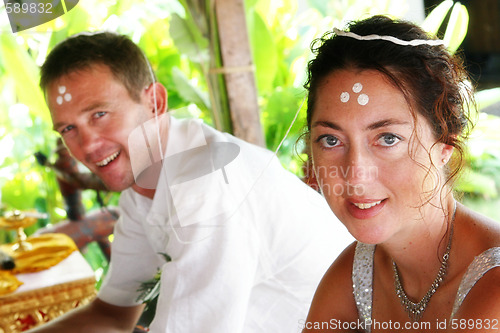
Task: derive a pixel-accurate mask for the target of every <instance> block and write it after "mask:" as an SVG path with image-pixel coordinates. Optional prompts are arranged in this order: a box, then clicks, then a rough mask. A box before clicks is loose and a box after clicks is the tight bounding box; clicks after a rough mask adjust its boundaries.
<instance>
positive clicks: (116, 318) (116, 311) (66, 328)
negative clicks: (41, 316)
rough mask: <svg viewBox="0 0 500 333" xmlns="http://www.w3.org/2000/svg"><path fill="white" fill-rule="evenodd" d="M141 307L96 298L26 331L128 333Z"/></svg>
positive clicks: (30, 332) (142, 307)
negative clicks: (115, 303)
mask: <svg viewBox="0 0 500 333" xmlns="http://www.w3.org/2000/svg"><path fill="white" fill-rule="evenodd" d="M143 309H144V306H143V305H137V306H130V307H121V306H115V305H111V304H109V303H106V302H104V301H101V300H100V299H99V298H96V299H94V300H93V301H92V302H91V303H89V304H87V305H84V306H82V307H80V308H78V309H75V310H73V311H70V312H68V313H66V314H64V315H63V316H61V317H58V318H56V319H54V320H53V321H51V322H49V323H47V324H44V325H42V326H39V327H37V328H35V329H33V330H30V331H28V332H27V333H45V332H50V333H59V332H61V333H67V332H73V333H79V332H82V333H83V332H85V333H88V332H92V333H121V332H127V333H130V332H132V330H133V328H134V326H135V324H136V322H137V320H138V319H139V317H140V315H141V313H142V311H143Z"/></svg>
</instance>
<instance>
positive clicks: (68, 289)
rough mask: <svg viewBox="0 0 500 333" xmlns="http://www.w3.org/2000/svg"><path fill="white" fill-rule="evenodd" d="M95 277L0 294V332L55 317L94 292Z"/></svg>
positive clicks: (12, 332) (86, 300)
mask: <svg viewBox="0 0 500 333" xmlns="http://www.w3.org/2000/svg"><path fill="white" fill-rule="evenodd" d="M94 285H95V279H94V278H93V277H92V278H86V279H81V280H78V281H72V282H68V283H63V284H58V285H55V286H50V287H46V288H41V289H37V290H30V291H25V292H19V293H13V294H9V295H4V296H0V333H17V332H21V331H23V330H26V329H28V328H32V327H35V326H38V325H41V324H43V323H45V322H48V321H50V320H52V319H54V318H57V317H59V316H60V315H62V314H64V313H65V312H67V311H69V310H71V309H74V308H76V307H78V306H80V305H84V304H87V303H89V302H90V301H91V300H92V299H93V298H94V297H95V295H96V290H95V286H94Z"/></svg>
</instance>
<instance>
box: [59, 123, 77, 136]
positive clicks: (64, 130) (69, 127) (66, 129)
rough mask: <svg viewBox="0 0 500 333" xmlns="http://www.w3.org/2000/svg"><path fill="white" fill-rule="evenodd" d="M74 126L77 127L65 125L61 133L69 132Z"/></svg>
mask: <svg viewBox="0 0 500 333" xmlns="http://www.w3.org/2000/svg"><path fill="white" fill-rule="evenodd" d="M73 128H75V127H74V126H73V125H69V126H66V127H64V128H63V129H61V130H60V131H59V133H60V134H66V133H68V132H69V131H71V130H72V129H73Z"/></svg>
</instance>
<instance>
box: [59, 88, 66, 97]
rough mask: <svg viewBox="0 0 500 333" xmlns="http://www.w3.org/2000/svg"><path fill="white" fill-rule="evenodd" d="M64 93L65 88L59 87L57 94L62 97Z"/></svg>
mask: <svg viewBox="0 0 500 333" xmlns="http://www.w3.org/2000/svg"><path fill="white" fill-rule="evenodd" d="M65 92H66V86H59V93H60V94H61V95H62V94H64V93H65Z"/></svg>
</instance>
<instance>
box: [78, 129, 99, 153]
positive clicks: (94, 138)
mask: <svg viewBox="0 0 500 333" xmlns="http://www.w3.org/2000/svg"><path fill="white" fill-rule="evenodd" d="M78 132H79V133H78V134H79V143H80V148H81V149H82V150H83V151H84V152H85V153H86V154H92V153H95V152H96V150H97V148H98V146H99V141H100V140H99V137H100V136H99V133H97V132H96V131H94V130H92V129H87V128H82V127H80V128H79V129H78Z"/></svg>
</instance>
